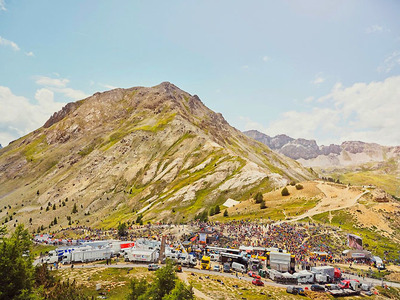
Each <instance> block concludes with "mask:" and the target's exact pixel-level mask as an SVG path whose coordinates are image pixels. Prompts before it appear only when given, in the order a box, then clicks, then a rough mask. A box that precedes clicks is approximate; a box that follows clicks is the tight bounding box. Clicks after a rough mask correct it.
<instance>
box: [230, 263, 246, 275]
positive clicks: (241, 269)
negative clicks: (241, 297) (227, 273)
mask: <svg viewBox="0 0 400 300" xmlns="http://www.w3.org/2000/svg"><path fill="white" fill-rule="evenodd" d="M232 270H235V271H237V272H241V273H246V271H247V269H246V267H245V266H244V265H242V264H239V263H237V262H233V263H232Z"/></svg>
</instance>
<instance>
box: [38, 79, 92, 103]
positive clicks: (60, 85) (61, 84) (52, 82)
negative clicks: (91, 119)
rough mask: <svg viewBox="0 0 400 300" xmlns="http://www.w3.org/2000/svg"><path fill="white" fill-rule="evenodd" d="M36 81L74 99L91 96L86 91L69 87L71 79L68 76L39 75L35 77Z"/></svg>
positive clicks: (48, 88)
mask: <svg viewBox="0 0 400 300" xmlns="http://www.w3.org/2000/svg"><path fill="white" fill-rule="evenodd" d="M35 82H36V84H38V85H41V86H44V87H46V88H47V90H50V91H52V92H55V93H60V94H62V95H64V96H65V97H67V98H69V99H72V100H81V99H84V98H86V97H88V96H89V95H87V94H86V93H85V92H82V91H80V90H75V89H72V88H70V87H67V85H68V84H69V82H70V81H69V80H68V79H66V78H51V77H47V76H37V77H35Z"/></svg>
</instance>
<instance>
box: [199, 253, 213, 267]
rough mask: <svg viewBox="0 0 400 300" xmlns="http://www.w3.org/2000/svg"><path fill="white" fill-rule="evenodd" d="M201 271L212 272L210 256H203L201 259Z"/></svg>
mask: <svg viewBox="0 0 400 300" xmlns="http://www.w3.org/2000/svg"><path fill="white" fill-rule="evenodd" d="M200 265H201V269H202V270H210V268H211V259H210V257H209V256H203V257H202V258H201V264H200Z"/></svg>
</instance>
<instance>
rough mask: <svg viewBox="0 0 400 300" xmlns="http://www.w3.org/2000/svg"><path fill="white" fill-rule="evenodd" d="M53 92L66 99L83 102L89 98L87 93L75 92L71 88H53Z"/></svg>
mask: <svg viewBox="0 0 400 300" xmlns="http://www.w3.org/2000/svg"><path fill="white" fill-rule="evenodd" d="M52 90H53V91H55V92H56V93H61V94H63V95H64V96H65V97H67V98H70V99H73V100H81V99H84V98H87V97H88V96H89V95H88V94H86V93H85V92H82V91H80V90H74V89H71V88H52Z"/></svg>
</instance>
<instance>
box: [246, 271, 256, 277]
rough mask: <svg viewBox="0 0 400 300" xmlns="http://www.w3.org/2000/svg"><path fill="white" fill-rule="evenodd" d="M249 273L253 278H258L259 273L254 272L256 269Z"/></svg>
mask: <svg viewBox="0 0 400 300" xmlns="http://www.w3.org/2000/svg"><path fill="white" fill-rule="evenodd" d="M247 275H249V276H250V277H253V278H256V276H257V275H258V274H257V273H256V272H254V271H249V272H248V273H247Z"/></svg>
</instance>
